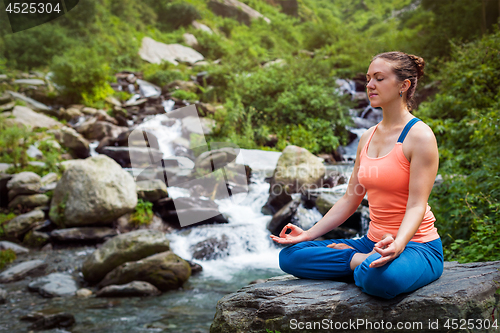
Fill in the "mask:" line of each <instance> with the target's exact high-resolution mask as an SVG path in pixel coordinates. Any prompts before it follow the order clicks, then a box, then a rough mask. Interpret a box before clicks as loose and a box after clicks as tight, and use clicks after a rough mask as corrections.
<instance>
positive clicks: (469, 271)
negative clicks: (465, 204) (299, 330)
mask: <svg viewBox="0 0 500 333" xmlns="http://www.w3.org/2000/svg"><path fill="white" fill-rule="evenodd" d="M499 268H500V261H496V262H482V263H469V264H458V263H455V262H446V263H445V269H444V273H443V275H442V276H441V278H439V279H438V280H437V281H435V282H433V283H431V284H429V285H427V286H425V287H422V288H420V289H418V290H416V291H414V292H413V293H410V294H403V295H400V296H397V297H396V298H394V299H391V300H383V299H381V298H377V297H373V296H370V295H368V294H365V293H363V292H361V290H360V289H359V288H358V287H356V285H355V284H354V283H352V282H351V283H346V282H336V281H329V280H309V279H296V278H295V277H293V276H291V275H285V276H280V277H275V278H271V279H268V280H267V282H265V283H260V284H254V285H251V286H246V287H243V288H242V289H240V290H239V291H237V292H236V293H233V294H230V295H227V296H225V297H223V298H222V299H221V300H219V302H218V303H217V310H216V314H215V318H214V321H213V323H212V326H211V328H210V332H211V333H218V332H249V333H251V332H265V330H266V329H267V330H273V331H274V330H277V331H280V332H282V333H285V332H295V330H294V329H293V327H292V326H291V319H292V318H293V320H295V321H296V322H302V323H306V322H310V323H313V322H321V321H322V320H326V322H327V323H328V324H329V323H330V320H331V321H332V322H333V323H342V322H349V321H351V322H352V321H354V322H356V321H359V320H364V321H365V322H366V321H370V322H372V323H375V322H378V323H381V322H382V320H384V321H385V322H386V323H387V322H388V318H390V320H389V321H390V322H392V323H394V324H395V323H396V322H414V323H415V322H420V323H422V324H423V328H420V329H419V330H418V331H420V332H424V331H425V332H427V331H432V330H427V329H426V328H428V323H429V321H432V322H434V321H435V320H436V319H439V321H440V325H441V326H440V327H442V325H444V322H445V320H446V318H450V314H453V319H457V321H459V320H461V319H464V320H467V318H479V319H481V320H485V319H488V320H491V318H492V317H494V318H498V315H499V310H498V309H499V305H500V300H499V298H498V297H495V291H496V290H497V288H498V286H497V285H496V283H495V281H498V279H499V278H500V272H499ZM328 327H330V326H328ZM385 327H387V326H385ZM311 331H312V330H311ZM337 331H339V327H336V329H335V327H333V328H330V329H325V332H337ZM358 331H359V332H373V330H371V329H368V328H366V327H365V326H360V327H357V330H356V332H358ZM388 331H390V332H392V331H393V330H390V329H389V330H387V332H388Z"/></svg>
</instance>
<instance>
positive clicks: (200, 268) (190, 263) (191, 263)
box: [186, 260, 203, 275]
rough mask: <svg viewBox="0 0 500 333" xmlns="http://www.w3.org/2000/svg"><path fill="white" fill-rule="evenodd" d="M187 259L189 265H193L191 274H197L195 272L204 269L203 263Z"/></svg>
mask: <svg viewBox="0 0 500 333" xmlns="http://www.w3.org/2000/svg"><path fill="white" fill-rule="evenodd" d="M186 261H187V263H188V264H189V266H190V267H191V275H195V274H198V273H200V272H201V271H203V267H201V265H199V264H197V263H195V262H193V261H190V260H186Z"/></svg>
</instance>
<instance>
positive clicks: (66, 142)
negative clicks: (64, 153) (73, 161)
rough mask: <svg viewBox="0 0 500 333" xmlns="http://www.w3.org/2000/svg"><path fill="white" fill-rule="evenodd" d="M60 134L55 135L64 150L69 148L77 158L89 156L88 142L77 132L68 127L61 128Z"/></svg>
mask: <svg viewBox="0 0 500 333" xmlns="http://www.w3.org/2000/svg"><path fill="white" fill-rule="evenodd" d="M59 131H60V134H59V135H56V139H57V140H58V142H59V143H60V144H61V145H63V146H64V147H66V148H70V149H71V150H72V151H73V153H74V155H76V157H78V158H87V157H89V156H90V146H89V142H88V141H87V140H86V139H85V138H84V137H83V136H82V135H81V134H80V133H78V132H77V131H75V130H74V129H72V128H70V127H63V128H61V129H60V130H59Z"/></svg>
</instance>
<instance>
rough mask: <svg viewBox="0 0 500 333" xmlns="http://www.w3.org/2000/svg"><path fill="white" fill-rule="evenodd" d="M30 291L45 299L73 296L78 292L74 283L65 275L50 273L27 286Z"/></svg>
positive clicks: (69, 276)
mask: <svg viewBox="0 0 500 333" xmlns="http://www.w3.org/2000/svg"><path fill="white" fill-rule="evenodd" d="M28 289H29V290H30V291H35V292H38V293H39V294H40V295H42V296H43V297H46V298H52V297H65V296H74V295H75V293H76V291H77V290H78V287H77V284H76V281H75V280H74V279H73V277H72V276H71V275H70V274H67V273H52V274H49V275H47V276H44V277H41V278H38V279H36V280H35V281H33V282H31V283H30V284H29V285H28Z"/></svg>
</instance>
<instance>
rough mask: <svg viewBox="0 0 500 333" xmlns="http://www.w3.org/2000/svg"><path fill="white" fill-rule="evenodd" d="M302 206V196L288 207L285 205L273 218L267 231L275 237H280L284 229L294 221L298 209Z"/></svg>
mask: <svg viewBox="0 0 500 333" xmlns="http://www.w3.org/2000/svg"><path fill="white" fill-rule="evenodd" d="M299 205H300V196H299V197H296V198H295V199H293V200H292V201H290V202H289V203H287V204H286V205H284V206H283V207H282V208H281V209H280V210H279V211H277V212H276V214H274V215H273V218H272V219H271V221H269V223H268V224H267V230H269V231H270V232H271V233H272V234H273V235H275V236H278V235H279V234H280V232H281V230H283V227H284V226H285V225H287V224H288V223H290V222H291V221H292V217H293V216H294V215H295V213H296V212H297V208H298V207H299Z"/></svg>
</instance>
